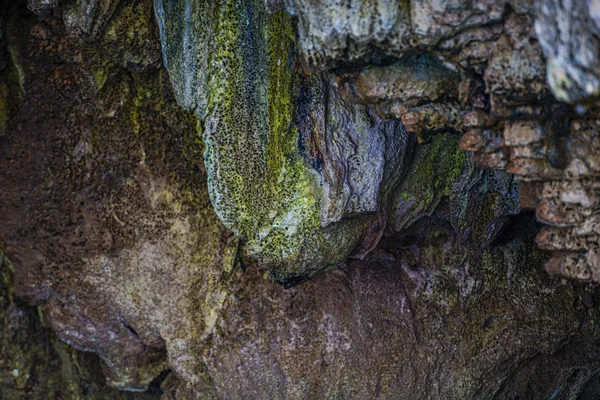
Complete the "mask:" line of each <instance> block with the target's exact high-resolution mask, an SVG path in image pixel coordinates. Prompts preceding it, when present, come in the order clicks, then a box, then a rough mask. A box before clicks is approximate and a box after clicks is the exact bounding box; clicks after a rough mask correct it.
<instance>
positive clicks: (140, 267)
mask: <svg viewBox="0 0 600 400" xmlns="http://www.w3.org/2000/svg"><path fill="white" fill-rule="evenodd" d="M144 4H145V6H144ZM128 7H129V5H127V6H125V7H124V8H123V9H121V10H120V11H119V12H117V13H116V15H118V16H119V18H122V19H119V20H114V21H112V22H111V23H110V24H109V25H110V26H112V27H113V28H114V29H115V31H119V30H121V29H122V27H121V26H120V25H119V24H120V23H122V24H125V25H126V26H129V25H128V24H130V23H131V20H130V19H129V18H127V16H129V15H130V11H128V10H129V9H128ZM144 7H145V9H146V10H150V9H151V8H150V7H149V6H148V3H142V2H136V3H134V4H131V10H137V11H140V13H139V14H138V15H137V18H140V20H141V21H138V22H136V23H137V24H138V25H142V24H143V21H145V23H146V27H145V28H144V29H141V28H140V29H139V30H138V31H137V33H138V34H140V35H141V34H148V35H150V37H149V38H144V39H140V40H139V41H132V40H131V37H130V36H128V35H125V37H124V38H123V39H121V40H120V41H119V44H118V45H115V44H114V41H115V40H116V38H115V36H114V35H113V33H112V32H111V29H113V28H107V31H106V33H105V35H104V36H103V37H102V38H101V39H99V41H98V42H97V43H95V44H83V43H82V42H80V41H79V40H78V39H74V38H70V37H68V36H65V35H64V34H62V33H61V32H63V30H62V26H61V16H60V15H57V16H56V17H55V19H54V20H52V18H51V17H47V23H45V24H42V23H39V22H38V21H37V20H36V19H35V18H32V16H31V15H29V14H27V13H26V12H25V11H24V10H23V9H22V8H18V7H17V6H16V5H15V6H14V8H13V9H11V10H10V11H11V12H12V13H14V14H13V19H12V20H9V23H8V27H7V39H8V41H10V45H9V48H10V49H11V50H10V51H11V53H12V54H13V56H12V58H11V60H10V63H9V64H8V65H7V66H6V67H5V68H7V69H9V70H11V71H18V72H21V73H22V74H23V75H22V78H21V79H16V80H14V86H13V87H11V89H10V90H12V91H15V92H19V91H20V92H23V93H25V96H24V101H23V104H22V105H21V107H20V108H18V110H16V111H17V112H15V113H14V114H13V115H11V118H10V123H9V124H8V128H7V132H6V134H5V136H4V137H3V138H2V146H1V149H2V150H1V155H0V185H1V186H2V187H5V188H11V189H10V190H6V191H2V193H1V194H0V214H2V215H3V223H2V226H1V227H0V237H1V240H2V243H3V245H4V246H5V250H6V254H7V256H8V257H9V258H10V259H11V261H12V262H13V263H14V264H15V266H16V269H17V274H16V277H15V285H16V287H15V292H16V294H17V296H19V297H20V298H23V299H26V300H27V301H28V302H30V303H31V304H34V305H38V306H40V307H42V308H43V309H44V312H45V314H46V315H47V316H48V323H49V324H50V325H51V326H52V327H53V328H54V330H55V331H56V333H57V334H58V336H59V337H60V338H61V339H63V340H65V341H67V342H68V343H71V344H73V345H74V346H76V347H77V348H79V349H82V350H86V351H94V352H96V353H97V354H98V355H99V356H100V357H101V359H102V360H103V362H104V366H105V368H106V372H107V377H108V379H109V382H110V384H111V385H113V386H116V387H121V388H130V389H144V388H146V387H147V385H148V384H149V382H151V381H152V380H153V379H154V378H155V377H156V376H157V375H158V374H159V373H161V371H163V370H166V369H167V362H168V364H169V368H171V369H172V370H175V371H178V372H177V373H178V374H179V375H180V376H182V377H185V379H187V380H189V381H190V382H197V381H198V380H199V379H201V377H202V376H203V375H202V362H201V360H200V358H199V357H197V356H195V354H196V352H195V350H194V349H195V348H197V347H199V343H202V342H203V341H204V340H205V339H206V338H207V337H208V336H210V334H211V331H212V326H213V325H214V323H215V321H216V315H217V314H218V313H219V310H220V308H221V307H222V304H223V301H224V299H225V294H226V293H225V292H224V286H223V285H224V284H226V285H229V284H230V283H231V282H234V281H235V268H234V265H235V259H236V253H237V241H236V240H235V239H234V238H233V237H232V236H231V234H230V233H228V232H227V231H225V229H224V228H223V226H222V225H221V224H220V222H219V221H218V219H217V217H216V215H215V214H214V212H213V211H212V209H211V207H210V203H209V199H208V194H207V190H206V180H205V179H206V178H205V173H204V170H203V166H202V164H201V157H202V150H203V148H202V143H201V142H200V141H199V139H198V137H197V133H196V126H197V124H196V121H195V118H194V117H193V115H190V114H187V113H185V112H183V111H182V110H181V109H179V108H178V107H177V105H176V104H175V103H174V100H173V98H172V94H171V90H170V85H169V81H168V79H167V76H166V72H165V71H162V70H159V69H157V68H156V67H154V66H153V65H152V63H148V64H146V63H140V64H137V63H132V62H125V63H124V62H123V58H122V57H123V55H124V54H130V55H132V56H131V57H130V58H129V59H130V60H138V59H143V58H144V57H145V55H146V54H151V53H152V52H153V51H158V46H157V44H158V35H157V32H156V30H155V28H154V20H153V18H154V17H153V14H152V13H150V12H145V13H142V12H141V11H142V9H144ZM119 21H120V22H119ZM53 26H54V27H53ZM123 29H125V28H123ZM127 29H128V28H127ZM127 29H125V30H127ZM117 37H120V36H117ZM144 43H150V44H151V45H150V46H149V47H144ZM138 46H141V47H143V48H142V49H141V50H140V51H139V52H138ZM109 50H110V51H109ZM19 84H22V86H20V87H19V86H18V85H19ZM167 356H168V359H167Z"/></svg>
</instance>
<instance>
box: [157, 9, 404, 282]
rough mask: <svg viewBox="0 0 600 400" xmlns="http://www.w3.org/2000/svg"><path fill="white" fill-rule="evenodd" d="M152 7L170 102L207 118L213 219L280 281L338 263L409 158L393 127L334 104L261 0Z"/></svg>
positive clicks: (332, 92)
mask: <svg viewBox="0 0 600 400" xmlns="http://www.w3.org/2000/svg"><path fill="white" fill-rule="evenodd" d="M186 7H190V8H187V9H186ZM156 10H157V17H158V19H159V21H160V26H161V27H162V35H161V39H162V42H163V52H164V59H165V65H166V67H167V69H168V70H169V71H170V76H171V80H172V81H173V82H174V83H173V87H174V89H175V91H176V92H179V97H178V99H179V100H180V103H182V105H183V106H185V107H188V108H194V109H195V110H196V113H197V114H198V115H199V116H200V117H205V121H204V132H203V138H204V142H205V144H206V153H205V163H206V168H207V172H208V178H209V179H208V185H209V192H210V195H211V200H212V203H213V205H214V207H215V211H216V212H217V215H219V217H220V218H221V220H222V221H223V222H224V223H225V225H226V226H228V227H229V228H231V229H232V230H233V231H234V232H235V233H236V234H237V235H239V236H240V237H242V238H243V239H244V242H245V249H246V251H247V253H248V254H249V255H250V256H253V257H255V258H256V259H257V260H258V261H259V262H260V263H261V265H264V266H266V267H268V268H270V269H271V270H272V272H273V276H274V277H276V279H278V280H280V281H282V282H285V281H288V280H289V281H290V282H291V281H295V280H297V279H303V278H306V277H310V276H312V275H314V274H315V273H317V272H320V271H322V270H324V269H325V268H327V267H330V266H333V265H335V264H336V263H339V262H340V261H342V260H343V259H344V258H345V257H347V256H348V255H349V254H350V253H351V252H352V250H353V249H355V248H356V247H357V246H358V245H360V242H361V238H362V237H363V236H364V235H365V232H366V231H368V229H367V225H371V226H373V225H374V224H373V221H375V220H378V219H381V217H380V216H378V215H377V214H378V213H382V212H385V208H386V200H387V197H388V195H389V191H390V189H391V188H392V187H393V186H394V182H397V181H398V177H399V176H401V175H402V173H403V171H404V168H403V165H404V163H405V162H406V160H407V159H409V158H410V149H411V140H412V139H411V137H410V135H408V134H407V133H406V132H405V130H404V129H403V127H402V124H401V123H400V122H399V121H394V120H391V121H382V120H381V119H380V118H379V117H378V116H377V115H376V114H375V113H374V112H372V111H371V110H370V109H369V107H366V106H362V105H354V104H351V103H349V102H348V101H346V100H344V99H343V98H342V97H341V96H340V95H339V93H338V92H337V89H336V88H335V86H334V84H333V82H331V81H330V80H329V79H327V78H326V77H321V78H318V77H309V76H306V73H305V72H303V71H302V69H301V67H300V64H299V63H298V60H297V57H296V54H295V46H296V44H295V37H294V33H293V30H292V22H291V17H290V16H288V15H287V14H285V13H284V12H277V13H274V14H268V13H267V12H266V9H265V6H264V4H263V2H261V1H256V2H246V3H244V2H239V1H223V2H217V3H212V4H211V5H207V4H203V5H202V6H201V5H199V4H196V3H184V2H157V6H156ZM177 11H179V12H183V13H184V14H183V16H185V19H183V20H182V19H181V17H180V16H179V17H178V16H177V14H176V12H177ZM190 12H191V13H192V14H193V15H200V16H201V17H200V20H202V21H205V22H206V24H195V23H192V21H191V20H192V19H193V18H194V17H193V16H192V14H190ZM208 15H210V18H209V17H203V16H208ZM176 18H179V19H178V21H179V23H174V24H172V23H170V21H171V20H173V19H176ZM204 18H206V19H204ZM209 37H210V38H211V39H212V40H209V41H206V40H204V39H206V38H209ZM188 41H189V42H190V43H191V44H190V45H189V46H188V47H185V45H184V44H185V43H187V42H188ZM172 42H174V43H172ZM186 60H191V61H192V63H191V64H190V63H186ZM194 60H196V61H195V62H196V63H195V64H194ZM203 65H205V66H206V69H203V68H202V66H203ZM196 82H197V83H198V84H196ZM204 85H206V87H205V88H204ZM190 89H194V90H199V91H200V92H201V93H202V94H201V95H200V97H197V96H196V95H195V94H194V93H190V92H189V90H190ZM366 235H367V236H368V237H371V236H373V235H374V236H377V233H373V234H370V233H367V234H366ZM367 247H369V246H367Z"/></svg>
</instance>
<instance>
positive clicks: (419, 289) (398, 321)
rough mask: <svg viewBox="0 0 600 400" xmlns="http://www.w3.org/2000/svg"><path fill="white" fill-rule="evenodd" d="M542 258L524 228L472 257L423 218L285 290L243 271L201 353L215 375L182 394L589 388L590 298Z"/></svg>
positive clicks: (592, 380)
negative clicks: (546, 267)
mask: <svg viewBox="0 0 600 400" xmlns="http://www.w3.org/2000/svg"><path fill="white" fill-rule="evenodd" d="M523 228H524V227H523V225H521V226H520V229H521V233H522V232H523ZM525 230H526V229H525ZM518 235H519V234H515V233H514V232H511V234H510V236H512V238H513V239H514V238H515V237H516V236H518ZM524 236H525V237H527V235H524ZM442 248H443V249H444V251H440V250H441V249H442ZM544 257H545V256H544V254H543V253H541V252H540V251H539V250H536V249H535V245H534V244H533V243H532V242H531V237H529V239H516V240H514V241H512V242H511V243H510V244H508V245H505V246H504V247H501V248H496V249H488V250H485V251H483V252H481V253H479V254H478V255H477V252H472V251H468V250H467V249H466V248H465V247H463V246H462V245H460V241H459V240H458V238H457V237H456V235H455V232H454V231H453V229H452V228H451V227H450V226H449V224H448V223H447V222H445V221H444V220H442V219H439V218H436V217H431V218H429V219H424V220H420V221H419V223H417V224H414V225H413V226H412V228H411V229H409V230H407V231H405V232H403V233H402V234H400V235H398V236H396V237H394V238H393V239H390V240H389V241H386V243H385V244H384V245H383V246H381V247H380V248H379V249H378V250H376V251H375V252H374V253H372V254H370V255H369V256H367V257H366V258H365V259H364V260H363V261H353V262H351V263H350V264H349V265H347V266H345V267H344V268H342V269H339V270H336V271H332V272H331V273H328V274H325V275H322V276H319V277H317V278H315V279H314V280H312V281H310V282H308V283H305V284H303V285H300V286H298V287H296V288H293V289H289V290H283V289H282V288H281V287H278V286H277V285H275V284H273V283H272V282H270V281H269V280H268V279H267V277H266V276H265V275H264V274H262V273H261V272H260V271H259V270H257V269H250V270H248V271H247V273H246V275H245V277H244V280H243V281H242V282H241V283H240V286H239V287H238V288H237V289H236V291H235V296H234V297H232V303H231V306H230V307H228V309H227V312H226V313H225V314H224V315H223V319H222V320H221V321H220V322H219V324H218V328H217V330H216V332H215V335H214V337H213V340H212V343H211V348H210V352H209V353H208V355H207V357H206V360H207V368H208V373H209V374H210V376H211V382H212V383H213V385H214V386H213V387H211V388H210V389H206V388H205V389H204V390H197V391H195V392H194V391H192V393H193V394H190V396H196V397H193V398H264V397H269V398H274V399H287V398H291V399H296V398H335V397H341V398H361V399H362V398H381V399H387V398H389V399H396V398H407V399H408V398H434V399H446V398H477V399H479V398H498V399H504V398H519V397H520V398H539V399H544V398H551V397H552V396H553V395H554V396H556V398H572V397H576V396H577V394H579V393H581V392H583V389H582V388H583V387H585V386H586V385H587V388H586V390H588V391H589V392H591V393H592V395H591V397H585V396H584V397H583V398H593V396H595V395H597V393H598V392H597V390H598V387H597V375H596V371H597V369H598V366H599V364H598V342H597V339H595V340H590V339H591V337H595V336H596V334H595V333H594V332H595V331H596V330H597V325H596V324H597V322H595V319H596V318H597V317H596V316H595V315H596V314H597V313H598V308H597V306H595V305H594V306H592V305H591V304H592V302H594V301H597V300H596V299H597V297H594V300H592V297H590V296H597V295H594V294H593V293H595V292H594V291H593V290H592V289H591V288H590V287H587V289H586V288H584V287H581V288H578V287H577V285H576V284H573V283H570V282H565V281H562V282H561V281H560V280H555V279H552V278H550V277H549V276H548V275H547V274H546V273H545V272H544V271H543V269H542V268H540V267H541V261H542V260H543V258H544ZM534 265H537V268H536V267H534ZM233 299H235V300H233ZM264 299H268V300H267V301H264ZM586 304H587V305H586ZM594 304H595V303H594ZM588 318H589V319H588ZM582 320H586V321H588V322H585V323H583V324H582V323H581V321H582ZM259 371H260V372H259ZM183 391H185V390H184V389H182V388H181V387H180V388H179V394H178V396H182V394H181V392H183ZM171 392H175V389H171ZM588 396H590V395H589V394H588ZM176 398H177V397H176ZM179 398H181V397H179Z"/></svg>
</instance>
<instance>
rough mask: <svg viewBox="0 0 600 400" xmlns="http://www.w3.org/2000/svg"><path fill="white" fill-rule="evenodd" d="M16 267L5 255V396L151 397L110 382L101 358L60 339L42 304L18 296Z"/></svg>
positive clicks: (0, 380)
mask: <svg viewBox="0 0 600 400" xmlns="http://www.w3.org/2000/svg"><path fill="white" fill-rule="evenodd" d="M13 275H14V270H13V267H12V265H10V263H9V262H8V260H6V258H4V256H2V255H0V396H1V397H2V398H3V399H25V398H26V399H48V398H52V399H77V398H93V399H106V400H110V399H139V400H143V399H152V398H158V396H156V393H158V392H155V394H154V395H153V394H152V393H150V392H148V393H146V394H143V395H142V394H133V393H124V392H119V391H118V390H116V389H114V388H111V387H108V386H107V385H106V383H105V380H104V376H103V374H102V367H101V365H100V360H99V359H98V357H97V356H96V355H94V354H92V353H84V352H81V351H77V350H75V349H74V348H73V347H70V346H69V345H67V344H65V343H64V342H61V341H60V340H59V339H58V338H57V336H56V334H55V333H54V332H53V331H52V330H51V329H49V327H48V326H45V325H44V323H43V320H44V319H45V316H44V315H43V314H42V312H41V310H40V309H36V308H35V307H31V306H28V305H26V304H24V303H23V302H21V301H20V300H18V299H17V298H15V296H14V290H13V287H12V280H13Z"/></svg>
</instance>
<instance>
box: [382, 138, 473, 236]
mask: <svg viewBox="0 0 600 400" xmlns="http://www.w3.org/2000/svg"><path fill="white" fill-rule="evenodd" d="M459 140H460V138H458V137H457V136H455V135H452V134H450V133H441V134H438V135H435V136H433V137H432V138H431V140H430V142H429V143H425V144H421V145H419V147H418V149H417V154H416V155H415V159H414V161H413V165H412V166H411V168H410V170H409V174H408V176H407V177H406V179H405V181H404V182H403V184H402V187H401V191H400V192H399V193H400V194H399V195H398V196H397V198H396V200H395V206H394V211H393V213H392V218H393V220H392V223H393V224H394V225H395V229H397V230H401V229H402V228H404V227H407V226H409V225H410V224H412V223H413V222H414V221H416V219H418V218H420V217H422V216H424V215H431V213H433V211H434V210H435V209H436V207H437V206H438V204H439V203H440V201H441V200H442V199H443V198H444V197H447V196H450V195H451V194H452V193H453V190H454V188H455V186H457V185H459V184H460V182H461V181H462V180H463V178H464V175H465V174H466V173H468V172H469V169H468V168H467V163H468V155H467V153H466V152H465V151H464V150H462V149H461V148H460V147H459V146H458V142H459Z"/></svg>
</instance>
